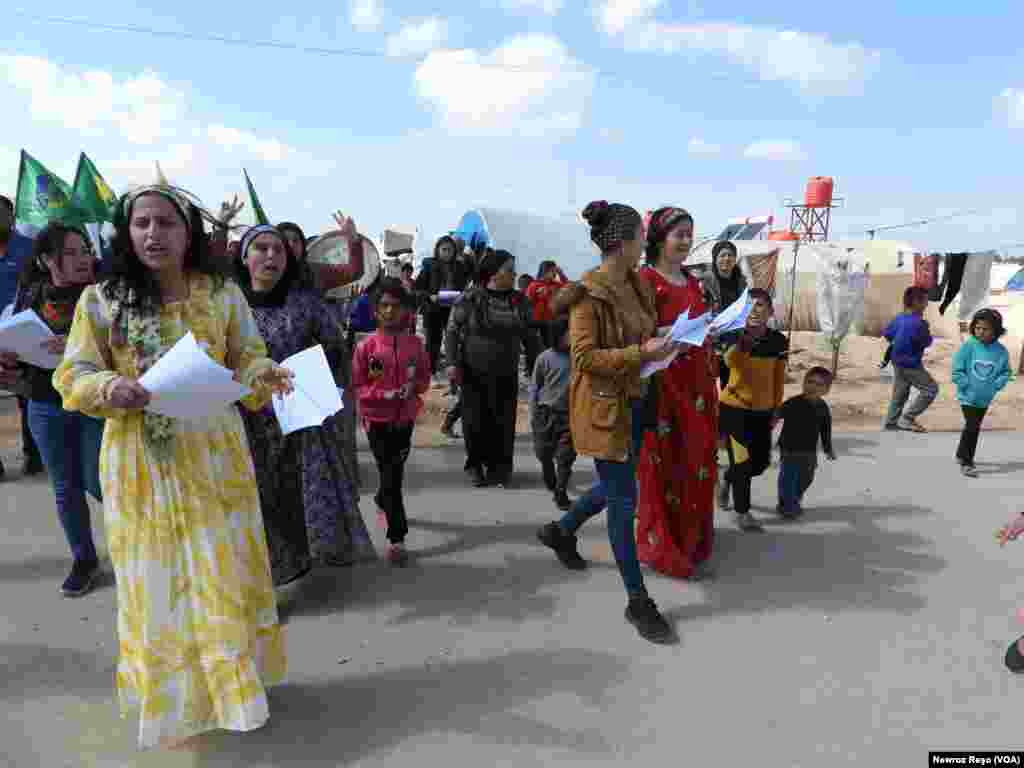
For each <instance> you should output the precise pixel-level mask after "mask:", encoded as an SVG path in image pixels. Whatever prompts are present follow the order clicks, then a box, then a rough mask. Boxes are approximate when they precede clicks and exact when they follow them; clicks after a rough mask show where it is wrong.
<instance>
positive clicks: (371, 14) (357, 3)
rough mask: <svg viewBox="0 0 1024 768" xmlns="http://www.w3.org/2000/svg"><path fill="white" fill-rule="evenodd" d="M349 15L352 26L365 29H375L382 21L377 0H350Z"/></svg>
mask: <svg viewBox="0 0 1024 768" xmlns="http://www.w3.org/2000/svg"><path fill="white" fill-rule="evenodd" d="M349 17H350V18H351V19H352V26H353V27H355V28H356V29H362V30H367V31H370V30H374V29H377V27H379V26H380V25H381V23H383V21H384V16H383V14H382V13H381V10H380V6H379V5H377V0H350V2H349Z"/></svg>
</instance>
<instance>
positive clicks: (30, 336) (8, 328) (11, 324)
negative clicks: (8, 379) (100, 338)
mask: <svg viewBox="0 0 1024 768" xmlns="http://www.w3.org/2000/svg"><path fill="white" fill-rule="evenodd" d="M53 336H54V334H53V331H51V330H50V326H48V325H47V324H46V323H44V322H43V320H42V318H41V317H39V315H37V314H36V313H35V312H33V311H32V310H31V309H26V310H25V311H24V312H19V313H18V314H16V315H11V316H10V317H8V318H7V319H6V320H4V321H2V322H0V349H4V350H7V351H8V352H14V353H15V354H16V355H17V356H18V357H19V358H20V359H21V360H23V361H24V362H26V363H28V364H29V365H34V366H36V367H37V368H46V369H48V370H52V369H54V368H56V367H57V366H58V365H60V361H61V360H62V359H63V356H62V355H55V354H53V353H52V352H47V351H46V349H44V348H43V344H44V343H46V342H47V341H49V340H50V339H52V338H53Z"/></svg>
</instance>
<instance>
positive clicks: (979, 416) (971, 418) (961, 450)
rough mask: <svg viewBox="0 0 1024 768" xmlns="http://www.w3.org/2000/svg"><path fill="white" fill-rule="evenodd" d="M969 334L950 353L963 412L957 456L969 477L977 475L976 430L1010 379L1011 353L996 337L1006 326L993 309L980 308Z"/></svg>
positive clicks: (979, 429) (1001, 333) (954, 380)
mask: <svg viewBox="0 0 1024 768" xmlns="http://www.w3.org/2000/svg"><path fill="white" fill-rule="evenodd" d="M970 331H971V335H970V337H969V338H968V339H967V341H965V342H964V343H963V346H962V347H960V349H958V350H957V353H956V354H955V355H954V356H953V383H954V384H956V399H957V400H959V401H960V408H961V410H963V412H964V431H963V432H962V433H961V434H960V445H959V447H958V448H957V450H956V460H957V462H959V464H960V468H961V471H962V472H963V473H964V474H965V475H967V476H968V477H977V476H978V470H977V469H975V467H974V452H975V449H977V447H978V434H979V432H980V431H981V422H982V420H983V419H984V418H985V413H986V411H988V407H989V405H990V404H991V403H992V400H993V399H994V398H995V396H996V394H997V393H998V392H999V390H1001V389H1002V388H1003V387H1005V386H1006V385H1007V383H1008V382H1009V381H1010V354H1009V353H1008V352H1007V351H1006V347H1004V346H1003V345H1002V344H1000V343H999V341H998V339H999V337H1000V336H1002V335H1003V334H1004V333H1006V329H1005V328H1004V327H1003V316H1002V315H1001V314H999V312H997V311H996V310H994V309H982V310H979V311H978V312H976V313H975V315H974V318H973V319H972V320H971V326H970Z"/></svg>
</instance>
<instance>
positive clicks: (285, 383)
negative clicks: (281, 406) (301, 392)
mask: <svg viewBox="0 0 1024 768" xmlns="http://www.w3.org/2000/svg"><path fill="white" fill-rule="evenodd" d="M294 378H295V374H294V373H292V372H291V371H289V370H288V369H287V368H283V367H281V366H280V365H275V366H273V367H272V368H271V369H270V370H269V371H267V372H266V373H264V374H263V375H262V376H260V381H261V382H262V383H263V384H265V385H266V386H268V387H269V388H270V391H271V392H273V393H274V394H275V395H290V394H291V393H292V392H293V391H294V390H295V385H294V383H293V382H292V380H293V379H294Z"/></svg>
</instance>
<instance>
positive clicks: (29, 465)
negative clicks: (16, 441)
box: [21, 456, 44, 477]
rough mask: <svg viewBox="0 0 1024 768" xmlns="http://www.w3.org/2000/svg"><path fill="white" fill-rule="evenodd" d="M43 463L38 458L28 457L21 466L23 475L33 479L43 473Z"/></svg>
mask: <svg viewBox="0 0 1024 768" xmlns="http://www.w3.org/2000/svg"><path fill="white" fill-rule="evenodd" d="M43 469H44V467H43V462H42V460H41V459H40V458H39V457H38V456H28V457H26V458H25V461H24V462H23V463H22V465H21V474H23V475H24V476H25V477H32V476H33V475H39V474H42V472H43Z"/></svg>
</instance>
